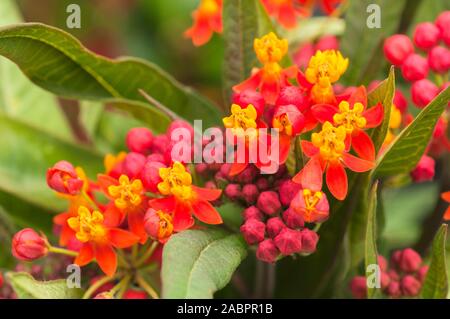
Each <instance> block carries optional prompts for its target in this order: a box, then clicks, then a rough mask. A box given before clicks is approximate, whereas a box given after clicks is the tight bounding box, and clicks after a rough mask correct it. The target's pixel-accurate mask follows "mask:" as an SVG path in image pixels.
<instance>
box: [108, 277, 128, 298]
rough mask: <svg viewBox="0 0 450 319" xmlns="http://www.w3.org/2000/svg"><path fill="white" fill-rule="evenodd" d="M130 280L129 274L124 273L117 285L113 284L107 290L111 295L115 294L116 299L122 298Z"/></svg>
mask: <svg viewBox="0 0 450 319" xmlns="http://www.w3.org/2000/svg"><path fill="white" fill-rule="evenodd" d="M130 280H131V275H129V274H128V275H125V276H124V277H123V278H122V280H120V281H119V283H118V284H117V285H115V286H114V287H113V288H112V289H111V290H110V291H109V292H110V293H111V294H112V295H116V294H117V297H118V299H120V298H122V296H123V294H124V293H125V291H126V290H127V288H128V285H129V283H130Z"/></svg>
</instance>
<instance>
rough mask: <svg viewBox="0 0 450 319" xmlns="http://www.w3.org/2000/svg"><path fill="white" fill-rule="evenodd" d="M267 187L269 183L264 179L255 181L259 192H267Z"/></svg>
mask: <svg viewBox="0 0 450 319" xmlns="http://www.w3.org/2000/svg"><path fill="white" fill-rule="evenodd" d="M269 186H270V185H269V181H268V180H267V178H265V177H260V178H258V179H257V180H256V187H258V189H259V190H260V191H261V192H264V191H266V190H268V189H269Z"/></svg>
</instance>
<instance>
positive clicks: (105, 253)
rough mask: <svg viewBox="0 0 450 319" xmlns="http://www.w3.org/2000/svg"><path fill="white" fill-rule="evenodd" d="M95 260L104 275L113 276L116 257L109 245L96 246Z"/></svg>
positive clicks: (115, 267)
mask: <svg viewBox="0 0 450 319" xmlns="http://www.w3.org/2000/svg"><path fill="white" fill-rule="evenodd" d="M95 259H96V260H97V263H98V265H99V266H100V269H101V270H102V271H103V272H104V273H105V274H106V275H108V276H113V275H114V273H115V272H116V269H117V256H116V253H115V252H114V249H113V248H112V246H111V245H108V244H106V245H96V246H95Z"/></svg>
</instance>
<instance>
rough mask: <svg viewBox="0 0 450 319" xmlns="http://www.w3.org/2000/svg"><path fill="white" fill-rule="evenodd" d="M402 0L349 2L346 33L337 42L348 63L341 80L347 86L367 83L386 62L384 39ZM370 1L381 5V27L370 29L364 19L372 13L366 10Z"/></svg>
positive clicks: (395, 25)
mask: <svg viewBox="0 0 450 319" xmlns="http://www.w3.org/2000/svg"><path fill="white" fill-rule="evenodd" d="M405 3H406V1H405V0H397V1H391V0H378V1H375V2H374V1H373V0H358V1H349V5H348V6H349V7H348V9H347V11H346V14H345V24H346V27H345V33H344V35H343V36H342V38H341V41H340V49H341V51H342V54H343V56H344V57H346V58H349V60H350V64H349V68H348V70H347V72H345V74H344V75H343V77H342V81H343V82H344V83H345V84H347V85H360V84H367V83H368V82H370V81H372V80H375V79H377V76H378V74H377V72H378V70H380V69H381V66H382V64H383V63H385V60H384V57H383V50H382V45H383V41H384V39H385V38H386V37H388V36H389V35H391V34H393V33H395V31H396V30H397V28H398V24H399V22H400V17H401V14H402V11H403V8H404V6H405ZM371 4H376V5H378V6H379V7H380V9H381V10H380V11H381V12H379V14H380V18H381V21H380V22H381V25H380V28H369V27H368V26H367V19H368V18H369V16H370V15H371V14H372V12H369V13H368V12H367V8H368V7H369V5H371Z"/></svg>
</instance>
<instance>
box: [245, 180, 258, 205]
mask: <svg viewBox="0 0 450 319" xmlns="http://www.w3.org/2000/svg"><path fill="white" fill-rule="evenodd" d="M258 195H259V191H258V187H256V185H255V184H247V185H244V187H243V188H242V197H243V198H244V200H245V202H246V203H247V204H248V205H253V204H255V203H256V199H257V198H258Z"/></svg>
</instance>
